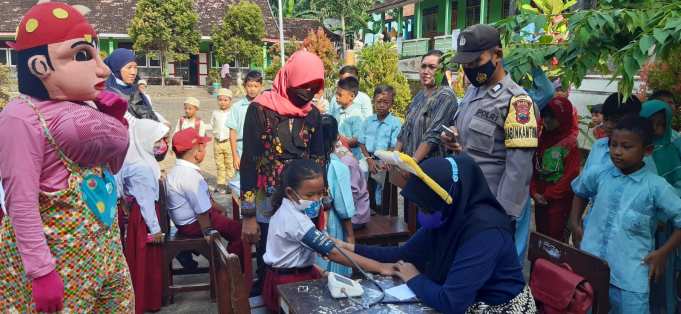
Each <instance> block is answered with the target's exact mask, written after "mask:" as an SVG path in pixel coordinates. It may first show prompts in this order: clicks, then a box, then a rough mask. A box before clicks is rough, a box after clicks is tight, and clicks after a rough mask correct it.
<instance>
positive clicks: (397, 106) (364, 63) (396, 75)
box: [357, 42, 411, 118]
mask: <svg viewBox="0 0 681 314" xmlns="http://www.w3.org/2000/svg"><path fill="white" fill-rule="evenodd" d="M359 59H360V60H359V63H358V64H357V68H358V69H359V77H360V78H361V79H360V81H359V86H360V89H361V90H362V91H364V92H365V93H367V94H368V95H369V96H371V97H372V98H373V96H374V95H373V93H374V88H376V86H377V85H379V84H388V85H390V86H392V87H393V88H395V93H396V95H395V103H394V105H393V107H392V112H393V113H394V114H395V115H397V116H399V117H401V118H404V116H405V115H406V113H407V107H408V106H409V103H410V102H411V91H410V90H409V84H408V83H407V77H406V76H404V74H403V73H402V72H401V71H400V70H399V69H398V67H397V64H398V61H399V56H398V55H397V49H395V46H394V44H392V43H385V42H378V43H376V44H373V45H371V46H367V47H364V48H363V49H362V50H361V51H360V58H359Z"/></svg>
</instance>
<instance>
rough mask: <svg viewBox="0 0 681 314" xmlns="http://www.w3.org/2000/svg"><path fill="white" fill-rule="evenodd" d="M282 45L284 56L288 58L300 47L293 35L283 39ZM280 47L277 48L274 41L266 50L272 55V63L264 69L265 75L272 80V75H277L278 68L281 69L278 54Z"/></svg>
mask: <svg viewBox="0 0 681 314" xmlns="http://www.w3.org/2000/svg"><path fill="white" fill-rule="evenodd" d="M284 47H285V49H286V50H284V54H285V57H286V58H288V57H289V56H291V55H292V54H293V53H294V52H296V51H297V50H298V49H300V44H299V43H298V42H297V40H296V38H295V37H293V38H291V39H290V40H287V41H285V44H284ZM280 51H281V50H280V48H279V43H278V42H277V43H275V44H274V45H272V46H271V47H270V48H269V49H268V50H267V53H268V54H269V55H270V56H272V64H270V66H268V67H267V68H266V69H265V73H264V74H265V77H266V78H268V79H270V80H274V77H275V76H276V75H277V72H279V69H281V60H280V59H281V58H280V57H279V56H280V54H279V52H280Z"/></svg>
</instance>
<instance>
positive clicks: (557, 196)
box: [530, 97, 581, 242]
mask: <svg viewBox="0 0 681 314" xmlns="http://www.w3.org/2000/svg"><path fill="white" fill-rule="evenodd" d="M541 116H542V120H543V124H544V129H543V131H542V134H541V137H540V138H539V147H538V148H537V151H536V152H535V157H534V160H535V163H534V164H535V167H534V176H533V177H532V183H531V185H530V193H531V194H532V198H533V199H534V202H535V212H536V224H537V231H539V232H541V233H543V234H546V235H548V236H550V237H552V238H554V239H556V240H560V241H563V242H566V241H567V233H566V232H565V228H566V224H567V219H568V215H569V213H570V206H571V204H572V197H573V193H572V189H571V188H570V182H572V179H574V178H575V177H577V175H579V168H580V163H581V157H580V154H579V149H578V148H577V135H578V133H579V128H578V124H577V112H576V111H575V109H574V107H573V106H572V103H570V101H569V100H568V99H567V98H565V97H554V98H553V99H551V101H550V102H549V104H548V105H547V107H546V108H545V109H544V110H542V112H541Z"/></svg>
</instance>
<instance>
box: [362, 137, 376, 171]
mask: <svg viewBox="0 0 681 314" xmlns="http://www.w3.org/2000/svg"><path fill="white" fill-rule="evenodd" d="M359 149H360V151H362V155H363V156H364V159H366V160H367V165H368V166H369V172H371V173H376V170H377V169H376V161H375V160H374V159H373V158H371V154H369V151H368V150H367V147H366V145H364V144H362V143H359Z"/></svg>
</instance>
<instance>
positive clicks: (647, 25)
mask: <svg viewBox="0 0 681 314" xmlns="http://www.w3.org/2000/svg"><path fill="white" fill-rule="evenodd" d="M533 4H534V6H532V5H529V3H525V4H523V5H521V6H520V14H518V15H515V16H511V17H509V18H506V19H504V20H501V21H499V22H497V23H496V26H497V27H498V28H499V29H500V30H501V33H502V41H503V44H504V47H505V58H504V61H505V64H506V67H507V68H508V69H509V70H510V72H511V75H512V76H513V78H514V79H516V80H523V79H527V74H528V73H530V70H531V68H532V67H534V66H542V67H544V68H549V69H552V70H554V71H555V74H556V75H557V76H560V78H561V81H562V82H563V84H564V85H565V86H567V85H568V84H574V85H576V86H579V85H580V84H581V82H582V80H583V79H584V77H585V76H586V74H587V72H590V71H597V72H600V73H602V74H611V75H612V77H613V79H618V78H619V90H620V92H622V93H624V94H627V95H629V94H631V92H632V88H633V84H634V75H636V74H637V73H638V72H639V70H640V69H641V67H642V66H643V65H644V64H645V63H646V62H647V59H648V58H649V57H651V56H654V55H656V56H660V57H664V56H667V55H668V54H669V52H670V50H671V49H672V48H673V47H675V46H678V45H679V44H681V1H675V0H603V1H599V2H598V6H597V7H596V8H595V9H589V10H574V11H571V12H566V9H567V8H569V7H570V6H571V5H572V4H574V1H561V0H533ZM529 24H534V26H535V27H534V29H535V31H534V32H528V31H527V28H526V26H528V25H529ZM528 38H532V39H533V40H528Z"/></svg>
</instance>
